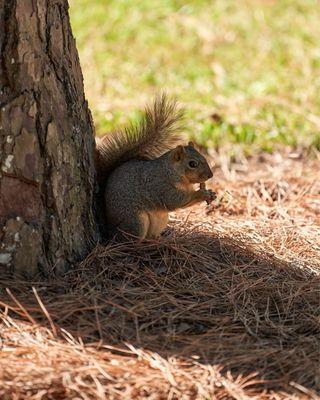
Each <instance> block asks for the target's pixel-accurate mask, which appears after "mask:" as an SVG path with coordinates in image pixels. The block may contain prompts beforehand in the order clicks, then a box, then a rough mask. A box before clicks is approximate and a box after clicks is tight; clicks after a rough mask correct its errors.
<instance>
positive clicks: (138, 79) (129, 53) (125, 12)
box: [70, 0, 320, 155]
mask: <svg viewBox="0 0 320 400" xmlns="http://www.w3.org/2000/svg"><path fill="white" fill-rule="evenodd" d="M70 15H71V23H72V27H73V33H74V36H75V37H76V41H77V47H78V50H79V54H80V61H81V66H82V71H83V74H84V84H85V91H86V96H87V99H88V101H89V105H90V108H91V111H92V113H93V118H94V122H95V125H96V131H97V134H99V135H100V134H104V133H106V132H107V131H109V130H111V129H113V128H115V127H117V126H119V124H120V125H121V124H123V123H125V122H127V121H128V120H129V119H131V120H132V119H133V120H134V119H138V118H139V115H140V114H139V112H140V110H141V109H143V107H144V105H145V103H146V102H148V101H150V100H151V99H152V98H153V96H154V95H155V93H157V92H159V91H162V90H166V91H167V92H168V94H170V95H172V96H175V97H176V98H177V99H178V100H179V101H180V102H181V103H182V104H183V105H184V106H185V108H186V110H187V117H188V119H187V124H188V126H187V132H188V134H189V136H190V137H191V138H192V139H194V140H196V141H197V142H198V143H199V144H201V145H203V146H205V147H208V148H215V149H217V150H220V151H226V152H228V153H229V154H230V155H237V154H244V155H248V154H252V153H257V152H259V151H261V150H263V151H268V152H271V151H274V150H278V149H279V148H283V146H286V147H288V146H290V147H293V148H296V149H299V150H300V149H307V150H308V151H313V150H315V149H318V150H319V149H320V133H319V132H320V95H319V93H320V2H319V1H316V0H287V1H286V0H281V1H280V0H279V1H273V0H216V1H213V0H211V1H209V0H190V1H182V0H154V1H150V0H70Z"/></svg>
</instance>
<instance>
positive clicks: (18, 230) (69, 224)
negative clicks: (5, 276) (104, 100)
mask: <svg viewBox="0 0 320 400" xmlns="http://www.w3.org/2000/svg"><path fill="white" fill-rule="evenodd" d="M0 46H1V65H0V242H1V245H0V266H1V267H2V268H4V269H5V270H9V271H10V272H11V271H14V272H17V273H23V274H27V275H29V276H30V275H34V274H35V273H37V272H39V271H40V272H44V273H49V272H51V271H53V270H55V271H58V272H60V271H64V270H65V269H66V268H67V267H68V265H70V264H72V263H74V262H76V261H78V260H80V259H81V258H83V257H84V256H85V255H86V253H88V251H90V248H91V247H92V245H93V243H94V242H95V241H96V239H97V237H98V235H97V228H96V224H95V221H94V214H93V194H94V188H95V169H94V160H93V150H94V128H93V124H92V119H91V114H90V111H89V109H88V105H87V102H86V100H85V97H84V91H83V78H82V73H81V69H80V65H79V58H78V53H77V50H76V46H75V40H74V38H73V36H72V32H71V27H70V21H69V16H68V3H67V0H23V1H22V0H0ZM0 273H1V272H0Z"/></svg>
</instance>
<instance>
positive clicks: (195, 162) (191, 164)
mask: <svg viewBox="0 0 320 400" xmlns="http://www.w3.org/2000/svg"><path fill="white" fill-rule="evenodd" d="M197 166H198V163H197V161H194V160H191V161H189V167H190V168H197Z"/></svg>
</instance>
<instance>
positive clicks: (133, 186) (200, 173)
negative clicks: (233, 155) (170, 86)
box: [96, 95, 215, 240]
mask: <svg viewBox="0 0 320 400" xmlns="http://www.w3.org/2000/svg"><path fill="white" fill-rule="evenodd" d="M182 120H183V112H182V111H181V109H179V108H178V107H177V103H176V102H175V101H169V100H168V99H167V97H166V95H161V96H158V97H156V99H155V100H154V103H153V105H152V106H149V107H148V106H147V107H146V109H145V113H144V116H143V118H142V120H141V122H140V123H138V124H137V125H133V124H131V125H129V126H128V127H126V128H124V129H123V130H120V131H115V132H113V133H110V134H106V135H105V136H103V137H102V138H98V139H97V140H96V165H97V174H98V182H99V186H100V188H102V190H103V195H104V206H105V218H106V220H105V224H106V226H107V230H108V231H109V232H110V231H111V232H112V233H118V234H119V233H120V236H121V235H123V234H124V236H125V237H126V234H129V236H133V237H134V238H136V239H138V240H143V239H156V238H158V237H159V236H160V235H161V233H162V231H163V230H164V229H165V227H166V226H167V223H168V213H169V212H170V211H174V210H177V209H179V208H184V207H188V206H191V205H193V204H196V203H198V202H201V201H206V202H207V203H208V204H209V203H210V202H211V201H213V200H214V199H215V193H214V192H213V191H212V190H207V189H206V188H205V183H204V182H205V181H207V180H208V179H210V178H211V177H212V176H213V174H212V171H211V169H210V167H209V165H208V163H207V161H206V159H205V157H203V156H202V155H201V154H200V153H199V152H198V151H197V150H196V149H195V146H194V144H193V143H192V142H189V143H188V145H187V146H182V145H181V144H179V142H180V140H181V138H180V135H179V133H180V131H181V128H182ZM198 183H200V188H199V189H198V190H195V188H194V185H195V184H198Z"/></svg>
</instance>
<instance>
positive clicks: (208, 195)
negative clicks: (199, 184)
mask: <svg viewBox="0 0 320 400" xmlns="http://www.w3.org/2000/svg"><path fill="white" fill-rule="evenodd" d="M199 192H201V199H202V200H204V201H206V202H207V204H210V203H212V202H213V200H215V199H216V198H217V195H216V193H215V192H213V191H212V190H211V189H200V190H199Z"/></svg>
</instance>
